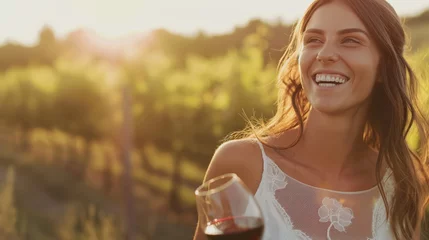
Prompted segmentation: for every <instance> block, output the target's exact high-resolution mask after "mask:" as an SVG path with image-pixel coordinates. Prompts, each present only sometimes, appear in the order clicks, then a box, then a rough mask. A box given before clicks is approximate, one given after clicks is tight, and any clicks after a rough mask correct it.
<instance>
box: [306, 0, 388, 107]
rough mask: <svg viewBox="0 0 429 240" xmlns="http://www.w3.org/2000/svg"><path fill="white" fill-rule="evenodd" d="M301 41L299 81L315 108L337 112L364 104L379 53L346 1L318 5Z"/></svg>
mask: <svg viewBox="0 0 429 240" xmlns="http://www.w3.org/2000/svg"><path fill="white" fill-rule="evenodd" d="M300 44H301V49H300V56H299V71H300V75H301V83H302V85H303V88H304V91H305V94H306V96H307V98H308V100H309V102H310V104H311V105H312V107H313V108H314V109H316V110H318V111H321V112H325V113H329V114H339V113H342V112H344V111H346V110H350V109H358V108H359V107H361V106H367V104H368V102H369V97H370V95H371V91H372V89H373V87H374V84H375V82H376V76H377V65H378V63H379V59H380V56H379V53H378V50H377V48H376V45H375V42H374V41H373V40H372V39H371V38H370V36H369V33H368V31H367V29H366V28H365V26H364V24H363V23H362V21H361V20H360V19H359V18H358V17H357V15H356V14H355V13H354V12H353V11H352V10H351V9H350V8H349V7H348V6H347V5H345V4H343V3H341V2H339V1H333V2H331V3H328V4H325V5H323V6H321V7H319V8H318V9H317V10H316V11H315V12H314V14H313V15H312V17H311V18H310V21H309V22H308V25H307V27H306V29H305V31H304V33H303V36H302V40H301V43H300Z"/></svg>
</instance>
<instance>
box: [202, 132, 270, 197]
mask: <svg viewBox="0 0 429 240" xmlns="http://www.w3.org/2000/svg"><path fill="white" fill-rule="evenodd" d="M262 169H263V162H262V154H261V150H260V148H259V146H258V143H257V140H256V139H250V138H249V139H238V140H230V141H227V142H224V143H222V144H221V145H220V146H219V147H218V148H217V149H216V151H215V153H214V155H213V158H212V160H211V162H210V165H209V167H208V169H207V172H206V176H205V181H207V180H208V179H211V178H214V177H216V176H219V175H222V174H225V173H236V174H237V175H238V176H239V177H240V178H241V179H242V180H243V182H244V183H245V184H246V185H247V186H248V187H249V188H250V190H251V191H252V192H256V190H257V187H258V186H259V181H260V178H261V176H262Z"/></svg>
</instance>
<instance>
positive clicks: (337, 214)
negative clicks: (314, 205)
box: [318, 197, 354, 240]
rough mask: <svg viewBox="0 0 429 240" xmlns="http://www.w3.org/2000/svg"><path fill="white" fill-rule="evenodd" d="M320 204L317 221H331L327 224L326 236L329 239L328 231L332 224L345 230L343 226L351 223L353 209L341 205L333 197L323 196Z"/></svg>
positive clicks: (341, 230) (338, 228)
mask: <svg viewBox="0 0 429 240" xmlns="http://www.w3.org/2000/svg"><path fill="white" fill-rule="evenodd" d="M322 204H323V205H322V206H321V207H320V208H319V211H318V213H319V217H320V219H319V221H320V222H323V223H325V222H331V225H329V227H328V230H327V233H326V237H327V239H328V240H331V236H330V232H331V228H332V226H334V228H335V229H337V230H338V231H340V232H345V231H346V229H345V227H347V226H349V225H350V224H352V219H353V218H354V216H353V211H352V210H351V209H350V208H346V207H343V205H342V204H341V203H340V202H338V201H337V200H336V199H334V198H328V197H325V198H324V199H323V200H322Z"/></svg>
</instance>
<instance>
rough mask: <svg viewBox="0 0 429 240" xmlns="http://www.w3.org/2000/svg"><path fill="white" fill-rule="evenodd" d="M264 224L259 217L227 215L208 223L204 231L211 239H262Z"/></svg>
mask: <svg viewBox="0 0 429 240" xmlns="http://www.w3.org/2000/svg"><path fill="white" fill-rule="evenodd" d="M263 230H264V224H263V221H262V219H261V218H257V217H226V218H221V219H216V220H214V221H212V222H209V223H208V224H207V227H206V229H205V231H204V233H205V235H206V236H207V238H208V239H210V240H233V239H234V240H260V239H261V238H262V232H263Z"/></svg>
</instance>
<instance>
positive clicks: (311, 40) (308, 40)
mask: <svg viewBox="0 0 429 240" xmlns="http://www.w3.org/2000/svg"><path fill="white" fill-rule="evenodd" d="M317 42H322V41H321V40H320V39H319V38H309V39H307V40H306V41H305V43H317Z"/></svg>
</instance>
